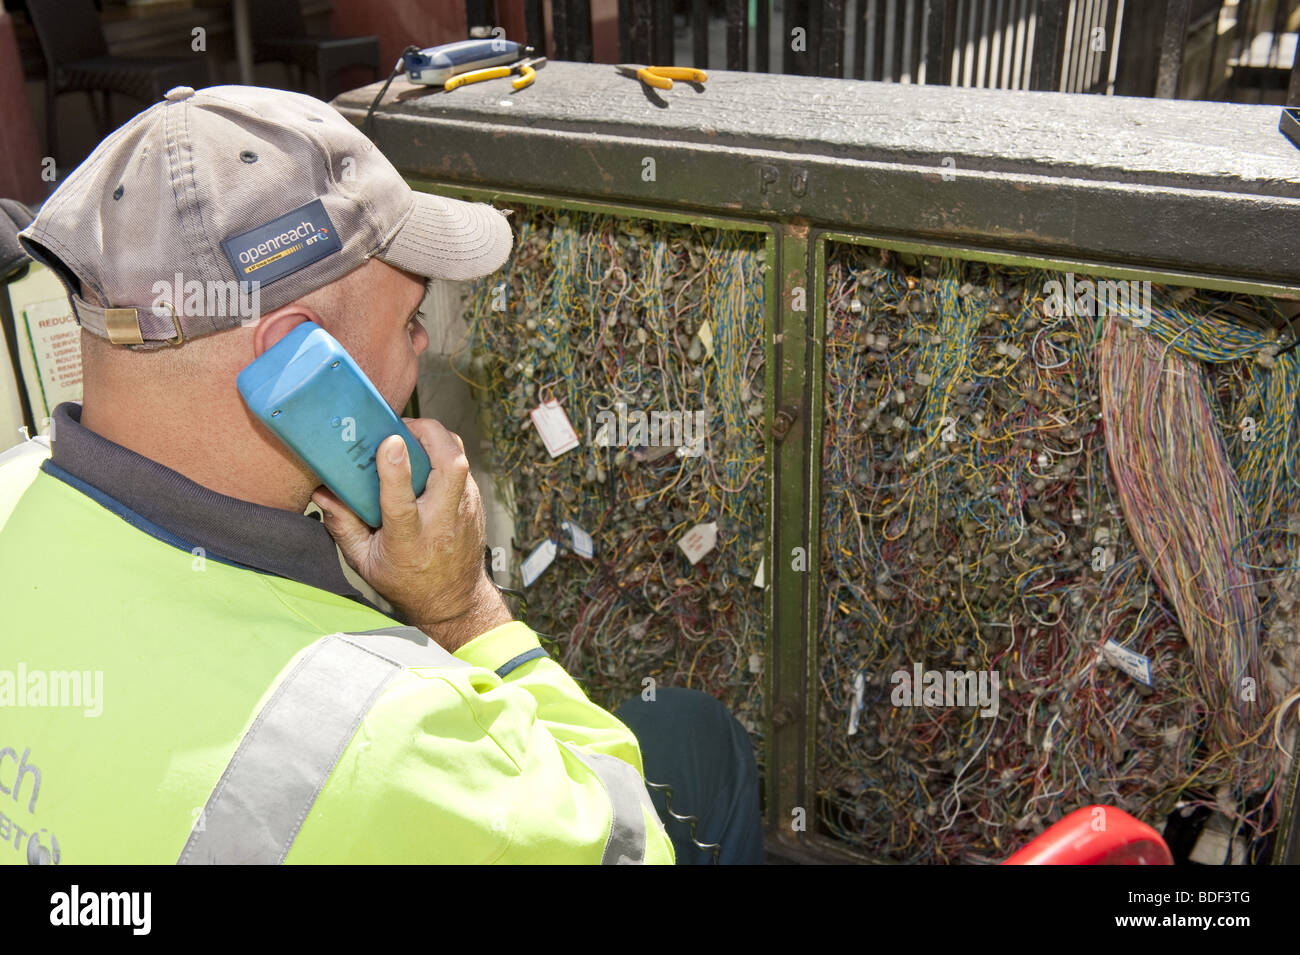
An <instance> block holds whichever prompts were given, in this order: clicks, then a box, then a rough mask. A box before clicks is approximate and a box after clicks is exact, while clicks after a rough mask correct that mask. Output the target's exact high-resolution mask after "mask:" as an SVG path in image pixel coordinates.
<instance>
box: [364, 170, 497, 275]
mask: <svg viewBox="0 0 1300 955" xmlns="http://www.w3.org/2000/svg"><path fill="white" fill-rule="evenodd" d="M413 195H414V197H415V208H414V210H413V211H412V212H411V214H410V216H408V217H407V219H406V221H405V222H404V223H402V225H401V227H400V228H399V229H398V230H397V233H396V234H395V235H394V236H393V238H392V239H391V240H390V241H389V243H388V245H387V246H385V247H384V248H383V249H381V250H380V251H379V252H378V253H377V254H376V255H375V258H377V259H379V260H380V261H382V262H387V263H388V264H389V265H392V266H396V267H397V268H399V269H406V270H407V271H408V272H414V273H415V274H417V275H423V276H425V277H426V278H431V279H462V280H463V279H476V278H482V277H483V276H485V275H491V274H492V273H493V272H495V271H496V270H497V269H499V268H501V266H503V265H505V262H506V259H508V258H509V257H510V250H511V248H513V246H514V232H513V231H512V230H511V228H510V223H509V221H508V220H507V219H506V217H505V216H504V215H503V214H502V213H501V212H499V211H498V210H497V209H495V208H493V207H492V206H490V205H488V204H487V203H484V202H462V201H460V200H459V199H447V198H445V197H443V196H436V195H433V194H432V193H428V192H415V193H413Z"/></svg>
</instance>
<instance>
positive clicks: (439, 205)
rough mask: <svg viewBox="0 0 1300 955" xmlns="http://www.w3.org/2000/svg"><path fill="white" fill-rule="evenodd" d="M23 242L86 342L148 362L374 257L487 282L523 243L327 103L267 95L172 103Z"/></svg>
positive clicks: (90, 163) (251, 92)
mask: <svg viewBox="0 0 1300 955" xmlns="http://www.w3.org/2000/svg"><path fill="white" fill-rule="evenodd" d="M18 239H19V242H20V243H22V246H23V248H24V249H25V250H26V251H27V252H28V254H29V255H31V256H32V258H34V259H36V260H37V261H38V262H42V263H44V264H45V265H48V266H50V267H51V268H52V269H54V270H55V272H56V273H57V274H58V275H59V277H60V279H61V280H62V281H63V284H64V285H65V286H66V287H67V290H68V295H69V297H70V298H71V299H72V304H73V308H74V310H75V313H76V316H77V320H78V322H79V323H80V324H81V326H82V327H83V328H85V329H87V330H88V331H90V332H92V333H94V334H96V335H99V336H100V337H101V338H107V339H109V340H110V341H112V342H113V343H115V344H120V345H134V346H136V347H137V348H145V349H148V348H159V347H164V346H165V344H167V343H170V344H179V343H180V342H182V341H184V340H186V339H190V338H197V337H199V336H202V335H210V334H212V333H214V332H219V331H223V330H225V329H228V328H234V327H236V326H238V325H241V324H244V323H246V322H247V321H249V320H251V319H255V318H257V317H258V314H265V313H266V312H269V311H272V310H274V309H277V308H279V307H281V306H283V305H287V304H289V303H290V302H292V301H295V300H296V299H299V298H301V297H303V296H304V295H306V294H307V293H309V292H312V291H314V290H315V289H318V288H320V287H322V286H324V285H328V284H329V283H330V282H333V281H335V280H336V279H339V278H341V277H342V276H344V275H346V274H347V273H348V272H351V271H352V270H353V269H355V268H357V267H359V266H361V265H364V264H365V262H366V261H367V260H368V259H370V258H371V257H375V258H378V259H380V260H381V261H383V262H387V263H388V264H389V265H393V266H396V267H398V268H402V269H406V270H408V271H411V272H414V273H416V274H418V275H423V276H427V277H429V278H438V279H473V278H479V277H481V276H485V275H489V274H491V273H492V272H495V271H496V270H497V269H499V268H500V267H501V266H502V265H503V264H505V261H506V259H507V258H508V257H509V255H510V250H511V247H512V245H513V241H514V237H513V234H512V232H511V229H510V225H509V223H508V221H507V220H506V217H505V215H504V214H503V213H502V211H501V210H499V209H495V208H493V207H492V206H490V205H487V204H485V203H474V202H461V201H458V200H455V199H446V198H443V197H441V196H436V195H432V194H429V193H423V192H417V191H415V190H413V189H411V188H410V187H409V186H408V185H407V184H406V182H405V181H404V180H403V179H402V177H401V175H400V174H399V173H398V172H397V170H396V169H394V168H393V165H392V163H390V162H389V161H388V160H387V159H386V158H384V156H383V154H382V153H380V151H379V150H378V148H376V147H375V145H374V143H372V142H371V141H370V140H369V139H368V138H367V137H366V136H365V135H364V134H363V133H362V132H361V131H360V130H358V129H357V128H356V127H355V126H353V125H352V124H351V123H349V122H348V121H347V120H346V119H344V118H343V116H342V115H340V114H339V113H338V112H337V111H336V110H335V109H334V108H333V107H331V106H329V105H328V104H327V103H323V102H321V101H320V100H318V99H314V98H313V97H310V96H305V95H302V94H300V93H290V92H286V91H284V90H274V89H263V88H261V87H256V86H214V87H209V88H207V89H203V90H200V91H198V92H195V91H194V90H193V89H190V88H189V87H187V86H181V87H177V88H175V89H173V90H170V91H169V92H168V93H167V95H166V98H165V99H164V100H163V101H162V102H159V103H156V104H154V105H153V106H151V107H149V108H148V109H146V110H145V111H144V112H142V113H140V114H138V115H137V116H135V117H134V118H133V119H131V120H130V121H129V122H127V123H126V124H125V125H123V126H122V127H120V128H119V129H117V130H115V131H114V132H113V133H111V134H110V135H109V136H108V137H107V138H106V139H104V141H103V142H101V143H100V144H99V145H98V146H97V147H96V148H95V151H94V152H93V153H91V154H90V156H89V157H88V158H87V159H86V161H85V162H83V163H82V164H81V165H80V166H78V167H77V168H76V169H75V170H74V171H73V172H72V173H71V174H70V175H69V176H68V177H67V179H65V180H64V181H63V182H62V183H61V184H60V185H59V187H58V189H56V190H55V192H54V194H53V195H51V196H50V197H49V199H47V200H46V201H45V204H44V205H43V206H42V207H41V210H40V212H39V213H38V214H37V216H36V219H35V220H34V221H33V222H32V223H31V225H29V226H28V227H27V228H26V229H24V230H23V231H22V232H20V233H19V236H18ZM253 283H256V284H253ZM86 290H90V291H93V292H94V296H95V298H97V299H98V300H99V301H100V302H101V303H103V305H94V304H91V303H90V302H88V301H86V299H85V298H84V297H83V296H84V294H85V292H86ZM250 302H252V303H256V309H255V310H256V312H257V313H258V314H252V315H250V314H248V311H249V310H248V305H249V303H250Z"/></svg>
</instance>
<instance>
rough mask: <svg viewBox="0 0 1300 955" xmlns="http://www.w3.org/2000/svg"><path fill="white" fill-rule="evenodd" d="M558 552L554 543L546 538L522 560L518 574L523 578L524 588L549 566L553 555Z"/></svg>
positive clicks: (553, 557) (553, 558)
mask: <svg viewBox="0 0 1300 955" xmlns="http://www.w3.org/2000/svg"><path fill="white" fill-rule="evenodd" d="M558 550H559V547H557V546H556V543H555V541H553V540H551V539H550V538H549V537H548V538H547V539H546V540H544V541H542V542H541V543H540V544H538V545H537V546H536V547H534V548H533V552H532V553H531V554H529V555H528V556H527V557H525V558H524V563H523V566H522V567H521V568H520V572H521V573H522V574H523V576H524V586H525V587H528V586H531V585H532V582H533V581H534V580H536V579H537V578H538V576H539V575H540V574H541V573H542V571H544V570H545V569H546V568H547V567H550V566H551V561H553V560H555V554H556V551H558Z"/></svg>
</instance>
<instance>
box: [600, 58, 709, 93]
mask: <svg viewBox="0 0 1300 955" xmlns="http://www.w3.org/2000/svg"><path fill="white" fill-rule="evenodd" d="M614 69H616V70H618V71H619V72H620V73H622V74H623V75H624V76H635V77H636V78H637V79H639V80H640V81H641V82H642V83H645V84H646V85H647V86H653V87H654V88H655V89H659V90H670V89H672V88H673V80H690V81H691V82H694V83H703V82H705V81H706V80H707V79H708V78H709V74H708V73H705V72H704V71H703V70H697V69H695V68H694V67H690V66H641V65H639V64H636V63H620V64H618V65H617V66H616V67H614Z"/></svg>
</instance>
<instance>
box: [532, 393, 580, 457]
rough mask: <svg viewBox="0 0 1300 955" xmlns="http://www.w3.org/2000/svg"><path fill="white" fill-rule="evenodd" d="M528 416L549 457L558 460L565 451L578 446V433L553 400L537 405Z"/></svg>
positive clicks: (557, 403)
mask: <svg viewBox="0 0 1300 955" xmlns="http://www.w3.org/2000/svg"><path fill="white" fill-rule="evenodd" d="M528 414H529V416H530V417H531V418H532V419H533V424H534V425H535V426H536V427H537V433H538V434H540V435H541V436H542V442H543V443H544V444H545V445H546V450H547V451H548V452H549V453H550V455H551V457H553V458H558V457H559V456H560V455H561V454H563V453H564V452H565V451H571V450H573V449H574V448H576V447H577V446H578V443H579V442H578V432H576V431H574V430H573V424H572V422H570V421H569V416H568V415H567V414H565V413H564V409H563V408H562V407H560V403H559V402H558V401H556V400H555V399H554V398H552V399H551V400H550V401H546V402H543V403H542V404H540V405H538V406H537V407H536V408H534V409H533V410H532V411H530V412H528Z"/></svg>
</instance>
